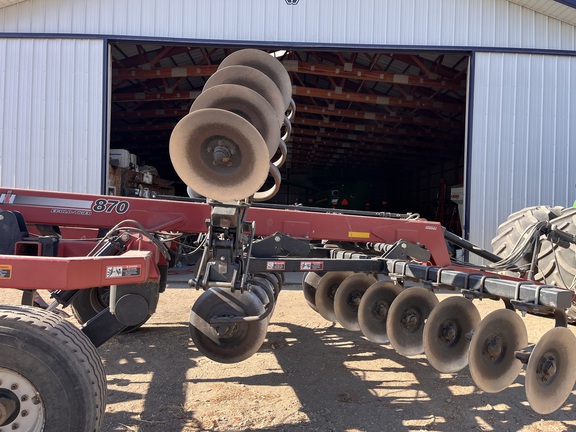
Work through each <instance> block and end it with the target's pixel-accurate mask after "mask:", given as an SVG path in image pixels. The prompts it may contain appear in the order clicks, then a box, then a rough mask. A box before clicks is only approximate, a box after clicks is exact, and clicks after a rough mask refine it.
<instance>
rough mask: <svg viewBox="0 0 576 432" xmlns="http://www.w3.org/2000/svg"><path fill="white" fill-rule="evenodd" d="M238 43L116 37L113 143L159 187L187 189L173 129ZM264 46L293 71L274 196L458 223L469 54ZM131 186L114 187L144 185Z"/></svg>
mask: <svg viewBox="0 0 576 432" xmlns="http://www.w3.org/2000/svg"><path fill="white" fill-rule="evenodd" d="M237 49H241V47H238V46H189V45H167V44H154V43H148V42H147V43H136V42H126V41H122V42H117V43H112V44H111V108H110V117H111V127H110V141H109V142H110V148H111V149H122V150H126V151H127V153H129V154H131V155H135V156H133V158H134V159H133V160H132V161H131V162H130V163H131V166H130V168H131V169H132V170H134V171H139V170H140V167H144V169H143V170H142V171H146V169H148V170H152V174H153V175H154V177H155V178H158V179H159V182H158V184H157V185H156V186H158V188H157V192H158V193H160V194H176V195H180V196H186V186H185V185H184V184H183V182H182V181H181V180H180V179H179V178H178V175H177V174H176V172H175V171H174V169H173V168H172V164H171V161H170V157H169V152H168V146H169V140H170V134H171V131H172V129H173V128H174V126H175V125H176V123H177V122H178V121H179V120H180V119H181V118H182V117H184V116H185V115H186V114H187V113H188V112H189V109H190V106H191V104H192V102H193V101H194V99H195V98H196V97H197V96H198V95H199V94H200V93H201V91H202V88H203V86H204V84H205V83H206V81H207V80H208V78H209V77H210V76H211V75H212V74H213V73H214V72H216V70H217V68H218V65H219V64H220V62H221V61H222V60H223V59H224V58H225V57H226V56H227V55H228V54H230V53H231V52H233V51H235V50H237ZM263 49H265V50H266V51H268V52H270V53H271V55H274V56H276V57H277V58H278V59H279V60H280V61H281V62H282V63H283V64H284V66H285V67H286V69H287V70H288V72H289V75H290V78H291V80H292V85H293V99H294V101H295V104H296V115H295V117H294V119H293V120H292V126H293V133H292V135H291V138H290V139H289V140H288V142H287V147H288V156H287V160H286V163H285V164H284V165H283V166H282V167H281V169H280V172H281V175H282V184H281V189H280V192H279V193H278V194H277V195H276V196H275V197H274V198H273V199H272V200H271V202H274V203H280V204H294V203H300V204H303V205H310V206H321V207H330V208H332V207H336V208H350V209H356V210H373V211H388V212H398V213H407V212H413V213H419V214H421V215H422V216H423V217H426V218H428V219H431V220H439V221H441V222H443V223H444V224H445V225H450V224H456V225H458V224H459V222H458V218H456V217H455V216H456V215H457V213H456V208H457V207H456V206H455V205H454V202H453V201H451V200H450V191H451V188H452V187H457V186H458V185H462V183H463V181H464V166H465V136H466V129H465V124H466V122H465V120H466V107H467V75H468V68H469V54H468V53H466V52H453V51H452V52H435V51H419V52H415V51H403V52H400V51H394V52H389V51H378V50H367V49H365V50H362V49H358V48H355V49H340V50H338V51H334V50H325V49H318V48H308V47H307V48H294V49H292V48H290V47H274V48H270V47H267V48H263ZM114 162H117V161H114ZM136 167H138V168H136ZM113 168H114V167H112V168H111V169H113ZM123 175H124V176H125V177H126V175H125V174H123ZM154 183H155V184H156V183H157V182H154ZM131 186H132V187H126V186H125V184H122V183H121V184H117V185H116V186H115V188H114V189H113V191H111V193H112V192H113V193H116V194H124V195H128V194H131V193H138V191H137V190H135V189H136V188H135V187H134V186H137V185H135V184H132V185H131ZM141 190H142V186H141V185H140V192H141ZM450 229H452V230H453V231H459V227H458V226H451V227H450Z"/></svg>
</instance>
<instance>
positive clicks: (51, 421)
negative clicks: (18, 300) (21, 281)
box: [0, 306, 106, 432]
mask: <svg viewBox="0 0 576 432" xmlns="http://www.w3.org/2000/svg"><path fill="white" fill-rule="evenodd" d="M0 377H1V378H2V379H1V381H2V383H0V395H2V397H3V398H4V400H6V399H9V400H12V401H13V403H14V404H15V410H14V412H13V413H12V415H11V417H8V418H7V419H5V420H4V423H3V424H1V425H0V428H3V429H4V430H8V429H10V430H12V429H15V427H13V426H16V423H18V424H19V426H16V428H19V429H21V430H26V431H31V432H36V431H45V432H55V431H58V432H95V431H98V430H99V428H100V425H101V423H102V419H103V416H104V411H105V409H106V401H105V398H106V375H105V373H104V367H103V365H102V361H101V359H100V356H99V355H98V352H97V351H96V348H95V347H94V345H92V343H91V342H90V340H89V339H88V337H86V336H85V335H84V333H82V332H81V331H80V330H79V329H78V328H76V327H75V326H74V325H72V324H71V323H70V322H68V321H66V320H64V319H62V318H61V317H59V316H58V315H56V314H54V313H51V312H47V311H44V310H41V309H38V308H30V307H24V306H0ZM22 413H24V415H21V414H22Z"/></svg>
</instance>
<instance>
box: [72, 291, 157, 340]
mask: <svg viewBox="0 0 576 432" xmlns="http://www.w3.org/2000/svg"><path fill="white" fill-rule="evenodd" d="M105 288H107V287H97V288H88V289H83V290H80V292H79V293H78V295H76V297H74V300H73V301H72V304H71V305H70V307H71V309H72V314H73V315H74V318H76V319H77V320H78V322H79V323H80V324H82V325H83V324H86V323H87V322H88V321H90V320H91V319H92V318H94V317H95V316H96V315H98V313H100V312H101V311H103V310H104V309H105V308H106V307H108V304H107V303H108V302H105V303H106V305H104V304H102V303H101V302H100V300H97V298H96V296H97V290H99V289H105ZM151 316H152V315H148V316H147V317H146V319H144V320H143V321H142V322H141V323H140V324H138V325H134V326H129V327H126V329H124V330H122V333H130V332H133V331H134V330H138V329H139V328H140V327H142V326H143V325H144V324H145V323H146V321H148V320H149V319H150V317H151Z"/></svg>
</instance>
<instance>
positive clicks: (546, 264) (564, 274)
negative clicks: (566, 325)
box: [536, 208, 576, 321]
mask: <svg viewBox="0 0 576 432" xmlns="http://www.w3.org/2000/svg"><path fill="white" fill-rule="evenodd" d="M554 225H555V226H556V227H557V228H559V229H561V230H563V231H566V232H568V233H570V234H572V235H576V208H566V209H564V210H563V211H562V213H561V215H560V216H558V217H557V218H555V219H554ZM536 279H537V280H539V281H541V282H545V283H547V284H553V285H557V286H560V287H563V288H572V290H574V285H575V284H576V282H575V281H576V245H575V244H573V243H568V242H564V241H560V242H557V243H552V242H551V241H550V240H548V239H545V240H543V241H542V246H541V248H540V253H539V254H538V274H537V275H536ZM568 316H569V318H570V319H571V320H572V321H573V320H575V319H576V302H575V301H574V300H572V307H571V308H570V309H569V310H568Z"/></svg>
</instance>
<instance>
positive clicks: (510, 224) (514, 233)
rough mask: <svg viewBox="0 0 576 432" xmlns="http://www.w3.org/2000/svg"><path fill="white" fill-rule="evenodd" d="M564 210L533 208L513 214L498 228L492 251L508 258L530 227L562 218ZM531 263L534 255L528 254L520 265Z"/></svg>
mask: <svg viewBox="0 0 576 432" xmlns="http://www.w3.org/2000/svg"><path fill="white" fill-rule="evenodd" d="M562 209H563V207H552V206H533V207H527V208H525V209H522V210H519V211H517V212H515V213H512V214H511V215H510V216H508V218H507V219H506V220H505V221H504V222H502V223H501V224H500V226H499V227H498V231H497V234H496V237H494V238H493V239H492V251H493V252H494V253H495V254H496V255H498V256H499V257H501V258H506V257H508V256H509V255H510V253H511V252H512V249H513V248H514V245H515V244H516V242H517V241H518V239H519V238H520V236H521V235H522V233H523V232H524V230H525V229H526V228H527V227H528V226H530V225H532V224H534V223H536V222H542V221H550V220H553V219H555V218H557V217H558V216H560V214H561V212H562ZM531 262H532V254H526V255H525V256H524V257H523V258H522V259H521V260H520V262H518V265H529V264H530V263H531Z"/></svg>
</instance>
